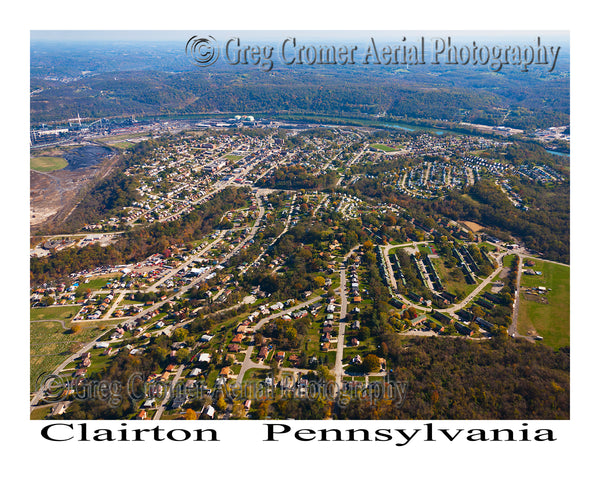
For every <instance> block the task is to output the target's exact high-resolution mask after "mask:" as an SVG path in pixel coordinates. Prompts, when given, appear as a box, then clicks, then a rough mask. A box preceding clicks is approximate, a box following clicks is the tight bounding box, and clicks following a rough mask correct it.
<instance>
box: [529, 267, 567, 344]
mask: <svg viewBox="0 0 600 480" xmlns="http://www.w3.org/2000/svg"><path fill="white" fill-rule="evenodd" d="M531 268H532V269H533V270H537V271H541V272H542V275H522V276H521V291H520V303H519V319H518V322H519V325H518V331H519V333H520V334H522V335H532V334H533V335H540V336H542V337H544V343H545V344H547V345H549V346H551V347H553V348H559V347H562V346H566V345H569V338H570V337H569V332H570V315H569V308H570V293H571V292H570V268H569V267H568V266H564V265H558V264H555V263H550V262H545V261H543V260H539V259H536V260H535V266H533V267H531ZM523 287H525V288H536V287H546V288H547V289H548V293H546V294H543V295H537V296H536V295H531V294H525V293H524V288H523Z"/></svg>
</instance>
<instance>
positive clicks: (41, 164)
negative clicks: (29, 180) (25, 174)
mask: <svg viewBox="0 0 600 480" xmlns="http://www.w3.org/2000/svg"><path fill="white" fill-rule="evenodd" d="M29 165H30V167H29V168H31V169H32V170H36V171H38V172H52V171H54V170H60V169H62V168H65V167H66V166H67V165H68V163H67V161H66V160H65V159H64V158H62V157H31V158H30V161H29Z"/></svg>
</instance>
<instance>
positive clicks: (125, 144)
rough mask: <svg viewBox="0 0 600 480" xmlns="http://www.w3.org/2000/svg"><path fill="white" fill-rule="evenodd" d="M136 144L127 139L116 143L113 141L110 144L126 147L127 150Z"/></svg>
mask: <svg viewBox="0 0 600 480" xmlns="http://www.w3.org/2000/svg"><path fill="white" fill-rule="evenodd" d="M135 145H136V144H135V143H131V142H127V141H125V142H115V143H111V144H110V146H111V147H117V148H122V149H125V150H128V149H130V148H133V147H135Z"/></svg>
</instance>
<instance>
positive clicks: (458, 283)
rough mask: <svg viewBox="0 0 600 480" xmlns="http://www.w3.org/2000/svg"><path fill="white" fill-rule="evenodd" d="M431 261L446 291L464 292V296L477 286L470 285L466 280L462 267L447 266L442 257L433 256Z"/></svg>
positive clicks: (453, 292)
mask: <svg viewBox="0 0 600 480" xmlns="http://www.w3.org/2000/svg"><path fill="white" fill-rule="evenodd" d="M431 262H432V263H433V265H434V266H435V269H436V270H437V272H438V275H439V276H440V279H441V280H442V285H443V286H444V289H445V290H446V291H448V292H450V293H452V294H455V295H456V294H458V293H459V292H462V293H463V294H464V296H467V295H468V294H469V293H471V292H472V291H473V290H475V288H476V287H477V285H476V284H473V285H470V284H468V283H467V282H466V280H465V275H464V274H463V272H462V270H461V269H460V268H458V267H452V268H446V266H445V265H444V260H443V258H442V257H440V258H432V259H431Z"/></svg>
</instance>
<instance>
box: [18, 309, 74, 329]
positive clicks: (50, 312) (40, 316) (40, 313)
mask: <svg viewBox="0 0 600 480" xmlns="http://www.w3.org/2000/svg"><path fill="white" fill-rule="evenodd" d="M79 310H81V306H80V305H74V306H72V307H44V308H30V309H29V319H30V320H69V319H70V318H71V317H73V316H74V315H75V314H76V313H77V312H78V311H79ZM57 325H58V324H57ZM65 325H66V324H65Z"/></svg>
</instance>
